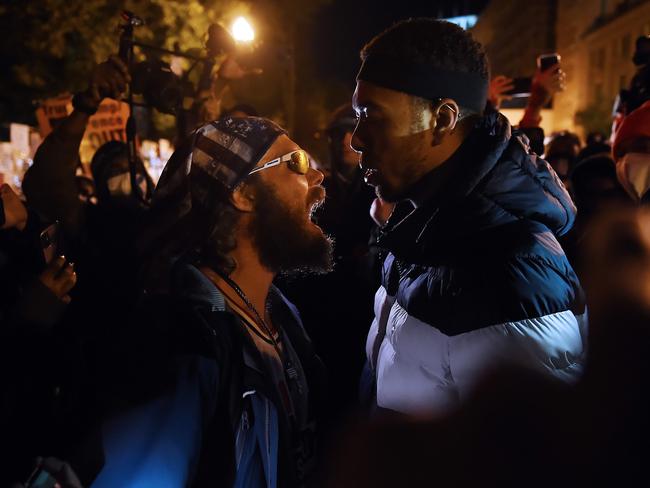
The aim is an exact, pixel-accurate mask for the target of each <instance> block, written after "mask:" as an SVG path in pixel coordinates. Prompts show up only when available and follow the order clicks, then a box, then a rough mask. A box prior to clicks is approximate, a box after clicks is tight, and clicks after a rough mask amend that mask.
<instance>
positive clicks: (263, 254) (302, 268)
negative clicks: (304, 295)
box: [249, 182, 334, 274]
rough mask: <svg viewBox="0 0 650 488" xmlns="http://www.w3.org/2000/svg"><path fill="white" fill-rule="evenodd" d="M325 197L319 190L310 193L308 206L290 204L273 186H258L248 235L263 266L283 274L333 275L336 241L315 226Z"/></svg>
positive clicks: (305, 203) (298, 203)
mask: <svg viewBox="0 0 650 488" xmlns="http://www.w3.org/2000/svg"><path fill="white" fill-rule="evenodd" d="M323 197H324V191H323V188H322V187H320V186H317V187H314V188H311V189H310V190H309V192H308V193H307V199H306V201H305V202H296V201H288V200H287V199H286V198H283V195H282V194H280V192H279V191H277V190H275V189H274V188H272V187H271V186H270V185H267V184H265V183H263V182H258V183H257V184H256V188H255V213H254V215H253V218H252V219H251V221H250V226H249V233H250V235H251V236H252V239H253V245H254V246H255V247H256V249H257V251H258V253H259V257H260V261H261V263H262V265H264V266H265V267H266V268H268V269H270V270H271V271H273V272H276V273H283V274H304V273H309V274H323V273H327V272H330V271H332V269H333V266H334V264H333V263H334V261H333V241H332V239H331V238H330V237H328V236H326V235H325V234H323V231H322V230H321V228H320V227H318V226H317V225H316V224H314V223H313V222H312V215H313V213H314V211H315V209H316V208H317V207H318V206H319V205H320V203H321V202H322V200H323Z"/></svg>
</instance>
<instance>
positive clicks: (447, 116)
mask: <svg viewBox="0 0 650 488" xmlns="http://www.w3.org/2000/svg"><path fill="white" fill-rule="evenodd" d="M431 114H432V117H431V129H432V131H433V140H432V144H433V145H438V144H440V143H441V142H442V141H443V139H444V137H445V136H446V135H448V134H451V133H452V132H454V129H455V128H456V124H457V123H458V115H459V114H460V109H459V108H458V104H457V103H456V101H455V100H453V99H451V98H442V99H440V100H439V101H436V102H434V103H433V105H432V107H431Z"/></svg>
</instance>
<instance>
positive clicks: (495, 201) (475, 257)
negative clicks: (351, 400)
mask: <svg viewBox="0 0 650 488" xmlns="http://www.w3.org/2000/svg"><path fill="white" fill-rule="evenodd" d="M527 142H528V141H527V139H526V138H525V136H523V135H521V134H518V133H517V132H514V133H512V132H511V128H510V125H509V123H508V122H507V120H506V119H505V118H504V117H503V116H501V115H499V114H498V113H496V112H492V113H488V114H486V116H485V117H484V119H483V120H482V121H481V123H480V124H478V125H477V126H476V127H475V128H474V130H473V132H472V133H471V134H470V136H469V138H468V139H467V140H466V141H465V143H464V144H463V145H462V146H461V147H460V148H459V150H458V151H457V152H456V154H454V155H453V156H452V158H451V159H450V160H449V161H447V162H445V163H444V164H443V165H442V166H441V170H435V172H434V173H431V174H430V175H427V176H426V177H425V178H424V179H423V180H422V181H421V182H420V183H418V187H419V188H418V191H419V192H420V196H422V195H424V198H422V199H421V200H420V202H421V204H419V205H418V206H417V208H416V209H415V210H410V213H409V214H408V215H407V216H406V217H403V218H402V217H401V216H399V214H400V205H398V209H397V210H396V212H395V213H394V215H393V216H392V217H391V220H390V221H389V222H388V224H387V226H386V229H385V230H384V232H383V233H382V235H381V236H380V238H379V241H378V242H379V245H380V247H382V248H384V249H386V250H387V251H389V254H388V256H387V257H386V259H385V261H384V266H383V276H382V286H381V287H380V288H379V290H378V291H377V293H376V297H375V319H374V321H373V323H372V326H371V328H370V332H369V334H368V339H367V344H366V352H367V355H368V364H369V367H370V370H371V371H372V372H373V373H374V377H375V381H376V385H375V386H376V402H377V405H378V406H379V407H381V408H386V409H391V410H396V411H399V412H404V413H434V414H435V413H444V412H446V411H449V410H450V409H453V408H454V407H456V406H457V405H459V404H460V403H461V402H462V401H463V400H464V399H465V398H467V396H468V395H469V394H470V393H471V392H472V391H473V389H474V388H475V386H476V385H477V383H478V382H479V381H480V380H481V378H482V377H484V376H485V375H486V374H487V373H489V372H490V371H492V370H493V369H496V368H499V367H502V366H505V365H508V366H510V365H521V366H524V367H527V368H531V369H533V370H536V371H538V372H541V373H543V374H546V375H550V376H552V377H555V378H558V379H560V380H563V381H567V382H572V381H575V380H577V379H578V378H579V377H580V375H581V372H582V369H583V362H584V353H585V345H586V309H585V305H584V299H583V296H582V292H581V288H580V284H579V282H578V278H577V277H576V275H575V273H574V271H573V269H572V268H571V266H570V264H569V262H568V261H567V258H566V256H565V254H564V251H563V250H562V247H561V246H560V244H559V243H558V241H557V236H560V235H562V234H564V233H566V232H567V231H568V230H569V229H570V228H571V226H572V225H573V221H574V217H575V207H574V205H573V203H572V201H571V198H570V197H569V195H568V193H567V192H566V190H565V189H564V187H563V185H562V183H561V182H560V180H559V179H558V178H557V176H556V175H555V173H554V172H553V170H552V169H551V168H550V166H549V165H548V163H546V162H545V161H543V160H542V159H541V158H539V157H537V156H536V155H534V154H532V153H531V152H530V150H529V148H528V144H527ZM440 171H445V172H447V174H446V175H445V176H444V181H445V185H444V186H442V187H441V186H439V185H438V184H437V183H436V181H440V180H441V175H440ZM436 187H437V189H435V190H434V188H436ZM411 209H412V207H411Z"/></svg>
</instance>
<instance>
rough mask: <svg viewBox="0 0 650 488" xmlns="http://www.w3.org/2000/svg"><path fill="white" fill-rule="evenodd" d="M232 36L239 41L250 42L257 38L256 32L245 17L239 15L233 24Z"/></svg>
mask: <svg viewBox="0 0 650 488" xmlns="http://www.w3.org/2000/svg"><path fill="white" fill-rule="evenodd" d="M232 36H233V37H234V38H235V40H236V41H238V42H250V41H252V40H253V39H255V32H254V31H253V28H252V27H251V25H250V24H249V23H248V21H247V20H246V19H245V18H244V17H237V19H235V22H233V24H232Z"/></svg>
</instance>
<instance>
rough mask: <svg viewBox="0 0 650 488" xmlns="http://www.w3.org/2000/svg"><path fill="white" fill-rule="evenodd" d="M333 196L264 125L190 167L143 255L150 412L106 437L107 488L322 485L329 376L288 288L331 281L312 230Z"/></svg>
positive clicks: (178, 177)
mask: <svg viewBox="0 0 650 488" xmlns="http://www.w3.org/2000/svg"><path fill="white" fill-rule="evenodd" d="M322 180H323V175H322V173H320V172H319V171H317V170H314V169H313V168H311V167H310V166H309V157H308V155H307V153H306V152H305V151H303V150H301V149H300V148H299V147H298V145H297V144H296V143H295V142H293V141H292V140H291V139H289V137H288V136H287V134H286V132H285V131H284V130H283V129H281V128H280V127H278V126H277V125H276V124H274V123H273V122H271V121H269V120H266V119H263V118H258V117H244V118H232V117H225V118H222V119H219V120H217V121H214V122H212V123H209V124H207V125H205V126H203V127H201V128H200V129H198V130H197V131H196V132H195V133H194V134H193V135H192V136H191V139H190V140H189V141H188V142H187V143H186V144H184V145H181V146H180V147H179V148H178V149H177V151H176V152H175V153H174V155H173V156H172V158H171V159H170V161H169V162H168V164H167V166H166V168H165V171H164V172H163V174H162V177H161V179H160V182H159V184H158V187H157V189H156V193H155V194H154V198H153V204H152V209H151V214H150V216H149V223H148V225H147V226H146V228H145V231H144V233H143V236H142V240H141V250H142V252H143V255H144V256H146V257H147V260H148V264H147V265H146V266H145V273H144V279H145V283H146V296H145V298H144V300H143V303H142V311H143V314H142V318H141V319H140V320H138V327H139V328H140V329H141V330H140V332H139V333H140V336H142V341H143V342H142V343H139V342H138V340H137V339H136V340H135V341H134V342H133V343H132V344H130V346H131V347H132V348H134V349H137V350H138V351H137V354H138V355H140V357H139V358H138V363H137V365H134V367H132V368H127V369H126V373H127V374H128V375H129V377H130V378H129V379H130V382H129V384H130V385H131V386H133V388H132V389H131V390H129V389H124V388H126V387H125V386H124V385H123V386H122V388H123V390H122V392H119V393H118V395H117V396H121V397H124V396H125V395H124V394H123V392H124V391H127V392H128V391H130V392H136V393H137V396H136V397H131V398H130V400H131V403H130V404H128V405H121V406H120V407H119V408H115V409H114V410H113V411H112V412H111V414H110V415H109V416H107V420H106V421H105V423H104V424H103V427H102V434H103V448H104V455H105V463H104V467H103V469H102V470H101V472H100V473H99V475H98V477H97V478H96V480H95V482H94V484H93V486H94V487H114V486H125V487H127V486H169V487H183V486H236V487H248V486H251V487H252V486H268V487H285V486H286V487H294V486H304V485H305V484H306V483H307V482H308V481H309V478H310V475H311V473H312V472H313V469H314V464H315V418H316V406H317V405H319V404H320V403H321V401H322V400H321V399H320V398H319V396H318V395H319V391H320V387H319V385H320V384H321V383H322V377H323V371H322V365H321V363H320V360H319V359H318V357H317V356H316V355H315V354H314V352H313V348H312V345H311V342H310V340H309V338H308V337H307V335H306V334H305V332H304V329H303V327H302V323H301V320H300V317H299V315H298V313H297V311H296V309H295V307H294V306H293V305H292V304H291V303H290V302H288V301H287V300H286V298H284V296H283V295H282V294H281V293H280V292H279V290H278V289H277V288H275V286H274V285H273V279H274V278H275V276H276V275H277V274H278V273H280V272H282V273H287V272H292V271H298V270H300V271H304V270H308V271H313V272H326V271H328V270H330V269H331V266H332V247H331V242H330V240H329V239H328V238H327V237H326V236H325V235H324V234H323V232H322V230H321V229H320V228H319V227H318V226H316V225H315V224H314V223H313V222H312V221H311V214H312V210H313V207H314V206H315V205H316V204H318V203H319V202H321V201H322V200H323V198H324V197H325V191H324V189H323V187H322V186H321V182H322ZM139 344H141V347H140V345H139ZM139 380H142V381H139ZM117 383H118V384H119V381H118V382H117Z"/></svg>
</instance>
